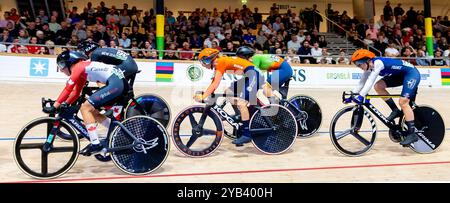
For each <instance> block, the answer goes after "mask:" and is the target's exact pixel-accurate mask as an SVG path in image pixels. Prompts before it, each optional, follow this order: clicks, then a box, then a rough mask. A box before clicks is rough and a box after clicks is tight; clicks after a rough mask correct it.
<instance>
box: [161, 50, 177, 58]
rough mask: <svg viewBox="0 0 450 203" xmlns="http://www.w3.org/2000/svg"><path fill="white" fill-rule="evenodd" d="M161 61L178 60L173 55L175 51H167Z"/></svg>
mask: <svg viewBox="0 0 450 203" xmlns="http://www.w3.org/2000/svg"><path fill="white" fill-rule="evenodd" d="M163 59H165V60H178V57H177V56H176V55H175V50H168V51H167V52H166V54H165V55H164V57H163Z"/></svg>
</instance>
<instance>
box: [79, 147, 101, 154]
mask: <svg viewBox="0 0 450 203" xmlns="http://www.w3.org/2000/svg"><path fill="white" fill-rule="evenodd" d="M102 149H103V146H102V145H101V144H89V145H88V146H86V147H85V148H84V149H82V150H81V151H80V154H81V155H84V156H91V155H92V154H97V153H99V152H101V151H102Z"/></svg>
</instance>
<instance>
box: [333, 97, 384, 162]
mask: <svg viewBox="0 0 450 203" xmlns="http://www.w3.org/2000/svg"><path fill="white" fill-rule="evenodd" d="M349 122H350V124H349ZM376 130H377V129H376V123H375V121H374V120H373V118H372V116H371V115H370V114H369V112H367V111H366V110H365V109H364V108H363V107H362V106H358V105H356V106H347V107H345V108H343V109H341V110H340V111H338V112H337V113H336V115H335V116H334V117H333V119H332V121H331V126H330V137H331V142H332V143H333V145H334V147H335V148H336V149H337V150H338V151H339V152H341V153H342V154H344V155H347V156H361V155H363V154H364V153H367V152H368V151H369V150H370V149H371V148H372V147H373V145H374V143H375V138H376Z"/></svg>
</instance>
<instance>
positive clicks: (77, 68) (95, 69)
mask: <svg viewBox="0 0 450 203" xmlns="http://www.w3.org/2000/svg"><path fill="white" fill-rule="evenodd" d="M87 60H88V57H87V56H86V55H85V54H84V53H81V52H77V51H64V52H63V53H61V54H60V55H58V58H57V64H58V68H59V70H60V71H61V72H63V73H64V74H66V75H67V76H70V78H69V80H68V81H67V84H66V87H65V88H64V90H63V91H62V92H61V94H60V95H59V97H58V99H57V100H56V102H55V104H54V105H53V106H52V107H50V108H51V109H47V111H49V112H51V111H53V112H54V111H56V109H58V108H59V107H60V106H61V104H62V103H67V104H72V103H73V102H75V101H76V100H77V99H78V97H80V93H81V91H82V89H83V87H84V85H85V84H86V82H87V81H89V82H97V83H102V84H105V86H104V87H102V88H100V89H99V90H98V91H96V92H95V93H93V94H92V95H91V96H90V97H89V98H88V99H87V100H86V102H84V103H83V104H82V105H81V108H80V112H81V114H82V116H83V120H84V124H85V125H86V128H87V130H88V133H89V138H90V141H91V144H90V145H88V146H87V147H86V148H84V149H83V150H82V151H81V153H82V154H85V155H90V154H93V153H96V152H99V151H101V150H102V148H103V147H102V146H101V144H100V141H99V139H98V135H97V122H99V123H101V124H102V125H103V126H105V127H107V128H109V125H110V123H111V120H110V119H109V118H106V117H105V116H104V115H101V114H100V113H99V111H98V109H99V108H100V107H103V106H108V105H113V104H114V103H116V101H117V100H118V99H120V98H121V97H122V96H123V95H125V94H126V93H127V92H128V89H129V85H128V82H127V81H126V80H125V77H124V75H123V73H122V71H120V70H118V69H116V68H115V67H114V66H113V65H108V64H104V63H100V62H91V61H87Z"/></svg>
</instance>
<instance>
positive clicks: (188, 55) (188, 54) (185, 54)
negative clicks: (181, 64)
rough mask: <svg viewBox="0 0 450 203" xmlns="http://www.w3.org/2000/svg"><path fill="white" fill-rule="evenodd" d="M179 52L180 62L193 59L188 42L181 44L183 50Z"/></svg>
mask: <svg viewBox="0 0 450 203" xmlns="http://www.w3.org/2000/svg"><path fill="white" fill-rule="evenodd" d="M181 51H183V52H180V59H182V60H193V59H194V53H193V52H192V49H191V48H190V45H189V42H184V43H183V48H182V49H181Z"/></svg>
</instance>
